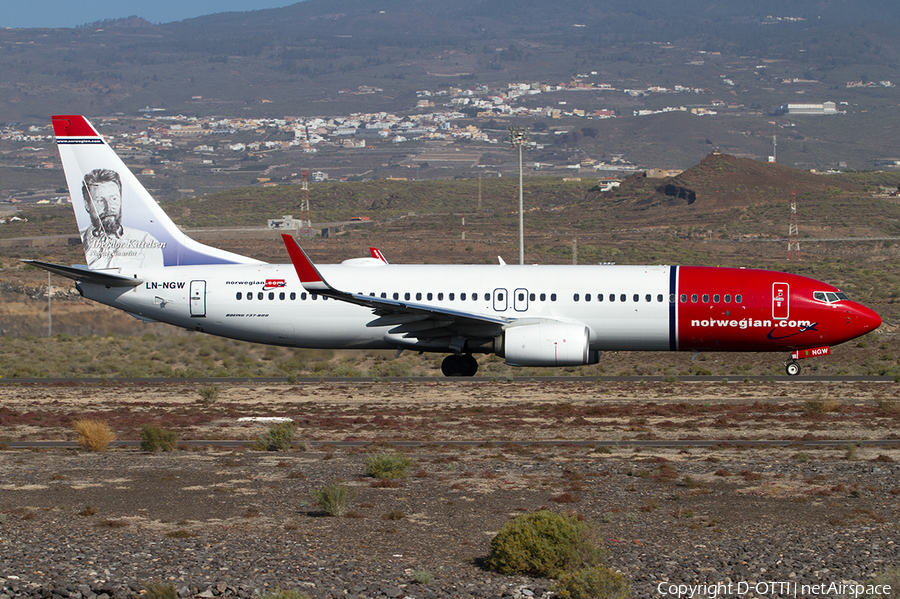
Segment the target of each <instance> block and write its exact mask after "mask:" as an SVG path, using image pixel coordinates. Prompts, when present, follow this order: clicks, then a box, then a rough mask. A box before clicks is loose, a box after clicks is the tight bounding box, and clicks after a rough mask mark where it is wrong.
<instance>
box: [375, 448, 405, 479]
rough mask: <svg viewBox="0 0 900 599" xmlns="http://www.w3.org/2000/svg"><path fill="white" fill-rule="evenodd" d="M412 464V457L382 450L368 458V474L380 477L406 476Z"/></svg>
mask: <svg viewBox="0 0 900 599" xmlns="http://www.w3.org/2000/svg"><path fill="white" fill-rule="evenodd" d="M411 465H412V459H410V458H409V457H407V456H405V455H403V454H402V453H397V452H392V451H387V452H385V451H380V452H378V453H376V454H374V455H371V456H369V457H368V458H367V459H366V474H367V475H368V476H371V477H373V478H379V479H393V478H406V477H407V476H409V467H410V466H411Z"/></svg>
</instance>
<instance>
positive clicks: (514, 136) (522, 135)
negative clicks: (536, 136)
mask: <svg viewBox="0 0 900 599" xmlns="http://www.w3.org/2000/svg"><path fill="white" fill-rule="evenodd" d="M509 143H510V145H511V146H512V147H513V148H518V150H519V264H525V220H524V217H523V214H524V212H525V209H524V207H523V205H524V202H523V199H522V146H524V145H525V144H526V143H528V129H526V128H525V127H510V128H509Z"/></svg>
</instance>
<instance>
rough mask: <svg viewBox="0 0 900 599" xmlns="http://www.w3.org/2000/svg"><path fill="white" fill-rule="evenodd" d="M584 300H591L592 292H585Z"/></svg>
mask: <svg viewBox="0 0 900 599" xmlns="http://www.w3.org/2000/svg"><path fill="white" fill-rule="evenodd" d="M584 301H586V302H589V301H591V294H590V293H585V294H584Z"/></svg>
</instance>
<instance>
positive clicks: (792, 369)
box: [784, 359, 800, 376]
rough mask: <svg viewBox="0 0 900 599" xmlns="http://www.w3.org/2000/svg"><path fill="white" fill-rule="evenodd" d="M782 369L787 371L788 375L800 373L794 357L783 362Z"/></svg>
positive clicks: (798, 364)
mask: <svg viewBox="0 0 900 599" xmlns="http://www.w3.org/2000/svg"><path fill="white" fill-rule="evenodd" d="M784 371H785V372H787V373H788V376H797V375H798V374H800V363H799V362H798V361H797V360H794V359H791V360H788V361H787V362H785V363H784Z"/></svg>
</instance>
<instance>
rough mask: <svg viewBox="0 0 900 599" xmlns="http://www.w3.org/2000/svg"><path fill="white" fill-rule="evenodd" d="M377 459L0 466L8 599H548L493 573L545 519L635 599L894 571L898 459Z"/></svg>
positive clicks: (541, 582) (131, 458)
mask: <svg viewBox="0 0 900 599" xmlns="http://www.w3.org/2000/svg"><path fill="white" fill-rule="evenodd" d="M382 448H383V447H374V446H373V447H367V448H363V449H350V448H348V449H337V448H331V449H329V448H327V447H325V448H317V449H316V450H315V451H299V450H293V451H290V452H285V453H266V452H255V451H248V450H238V451H230V450H223V449H220V448H215V447H208V448H202V449H200V450H196V451H185V450H182V451H176V452H172V453H166V454H146V453H140V452H138V451H135V450H126V449H115V450H112V451H109V452H105V453H87V452H80V451H77V452H76V451H71V450H43V451H10V450H7V451H0V519H2V524H0V599H14V598H19V597H33V598H38V597H40V598H42V599H57V598H62V599H111V598H113V597H132V596H137V595H138V594H139V593H141V592H142V591H143V590H144V589H146V588H147V583H148V582H150V581H164V582H167V583H171V584H172V585H174V587H175V589H176V590H177V593H178V596H179V597H206V598H212V597H253V596H256V595H259V594H261V593H264V592H267V591H272V590H274V589H297V590H300V591H302V592H305V593H307V594H309V596H310V597H313V598H317V599H318V598H323V599H324V598H337V597H340V598H357V597H358V598H376V597H406V598H416V599H428V598H438V597H441V598H443V597H446V598H467V597H478V598H492V597H516V598H519V597H550V596H552V593H551V591H550V588H551V585H552V583H553V581H551V580H546V579H540V578H531V577H524V576H501V575H498V574H496V573H493V572H490V571H487V570H485V569H483V568H482V567H481V562H482V559H483V558H484V557H485V556H486V555H487V552H488V545H489V542H490V539H491V538H492V536H493V534H495V533H496V532H497V531H498V530H499V529H500V527H502V525H503V523H504V522H506V521H507V520H509V519H510V518H511V517H514V516H515V515H516V514H521V513H523V512H526V511H531V510H535V509H539V508H542V507H546V508H549V509H553V510H556V511H560V512H571V513H577V514H580V515H581V516H583V517H584V518H585V519H586V520H589V521H592V522H594V523H596V525H597V527H598V528H599V530H600V532H601V534H602V537H603V538H604V540H605V542H606V545H607V547H608V548H609V550H610V555H609V558H608V565H609V566H610V567H611V568H613V569H615V570H618V571H620V572H622V573H623V574H625V575H626V576H627V577H628V578H629V579H630V580H631V581H632V584H633V591H634V592H633V594H634V596H635V597H662V596H663V595H661V593H660V592H659V588H660V586H659V585H660V584H661V583H663V587H662V589H663V590H664V591H665V590H666V589H671V588H673V587H671V586H670V585H697V584H712V583H723V584H728V583H732V584H734V585H737V584H738V583H747V584H748V585H750V587H749V588H750V590H749V591H748V592H747V593H744V594H742V595H741V596H743V597H753V596H766V597H769V596H773V597H774V596H789V595H790V593H787V592H785V593H783V594H779V593H777V592H775V593H773V592H769V593H767V594H766V593H760V592H758V591H759V590H760V589H762V590H766V587H758V586H754V585H756V584H757V583H761V582H762V583H765V582H786V583H797V584H798V585H804V584H806V585H809V584H820V583H831V582H834V583H841V582H847V581H857V582H859V581H863V580H866V579H867V578H869V577H871V576H873V575H874V574H876V573H879V572H882V571H884V570H887V569H896V568H897V567H898V565H900V552H898V542H900V539H898V524H897V523H898V522H900V509H898V504H897V498H898V497H900V464H898V463H897V462H900V450H898V449H892V448H885V447H881V448H868V447H866V448H860V449H859V450H857V451H856V452H855V453H854V454H853V455H852V459H848V457H850V456H848V455H847V454H846V452H845V450H842V449H835V448H803V449H802V450H800V451H798V449H797V448H750V449H745V448H739V447H727V446H721V447H716V448H710V449H697V448H690V449H652V450H643V451H636V450H632V449H614V450H612V451H610V450H607V449H604V448H594V447H571V446H567V445H564V444H561V445H556V446H553V445H551V446H539V447H538V446H530V447H512V446H508V447H507V446H495V445H492V444H488V445H485V446H479V447H436V446H434V447H422V448H415V449H408V450H404V451H406V452H407V454H408V455H409V456H410V457H411V458H412V459H413V466H412V468H411V470H410V472H411V475H410V477H409V478H408V479H405V480H402V481H399V482H398V483H395V484H393V485H378V486H373V483H375V481H374V480H373V479H371V478H368V477H366V476H365V458H366V456H367V455H368V452H370V451H374V450H376V449H382ZM876 460H877V461H876ZM890 460H893V461H890ZM335 482H340V483H344V484H348V485H349V486H351V487H352V488H353V489H354V490H355V491H357V493H358V495H357V497H356V499H355V502H354V503H353V505H352V511H351V513H350V516H349V517H343V518H331V517H327V516H325V515H324V514H323V513H322V512H321V511H320V510H319V509H318V507H317V506H315V505H313V504H312V500H311V498H310V493H311V491H313V490H314V489H317V488H319V487H321V486H323V485H325V484H330V483H335ZM417 579H418V580H422V581H426V583H425V584H423V583H420V582H417ZM779 588H780V587H779ZM770 590H771V589H770ZM754 593H755V594H754ZM665 596H673V595H672V592H669V594H668V595H665ZM685 596H686V595H685ZM734 596H737V595H734ZM790 596H793V595H790ZM797 596H803V595H799V594H798V595H797Z"/></svg>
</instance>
